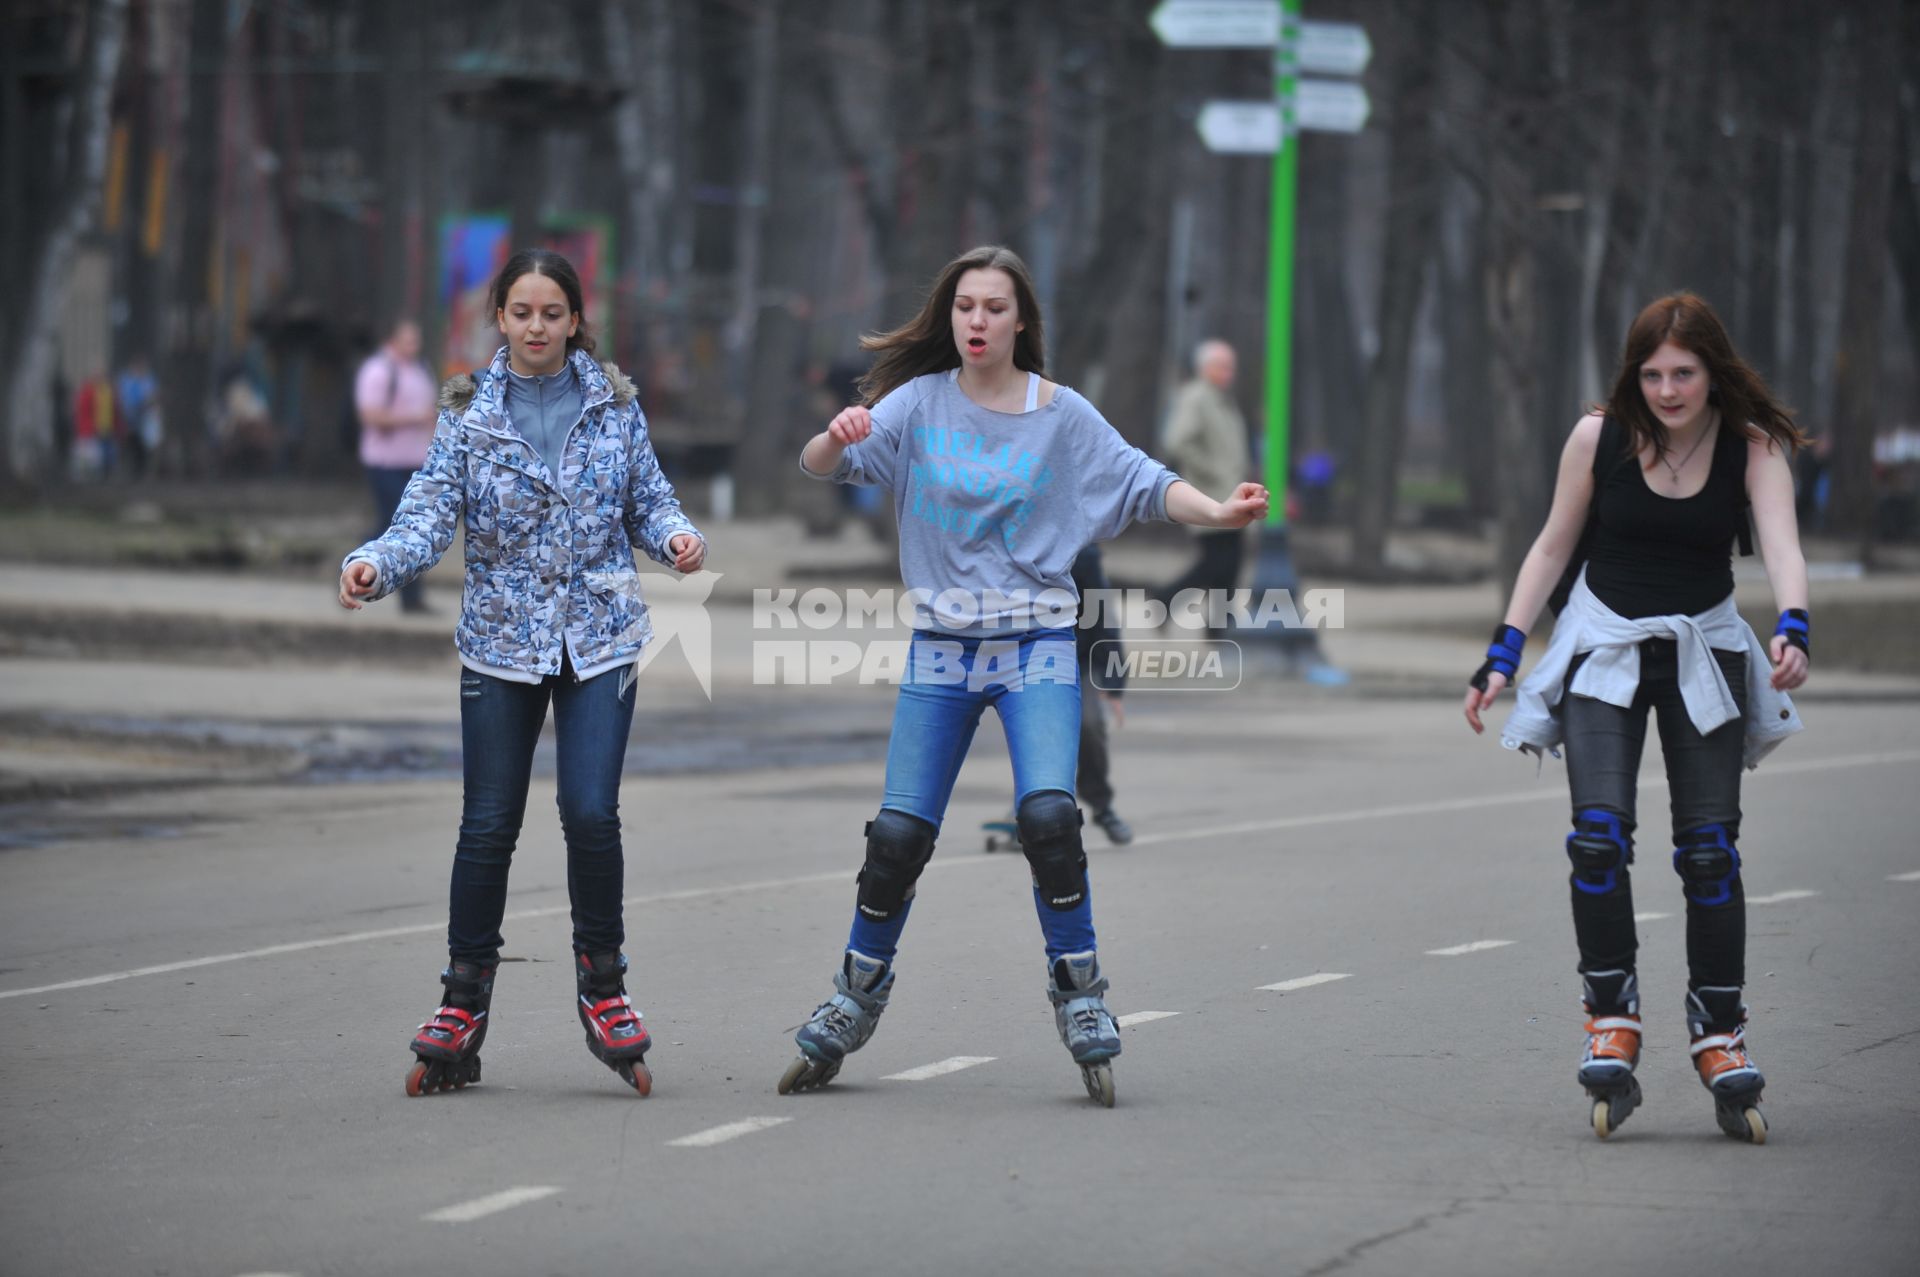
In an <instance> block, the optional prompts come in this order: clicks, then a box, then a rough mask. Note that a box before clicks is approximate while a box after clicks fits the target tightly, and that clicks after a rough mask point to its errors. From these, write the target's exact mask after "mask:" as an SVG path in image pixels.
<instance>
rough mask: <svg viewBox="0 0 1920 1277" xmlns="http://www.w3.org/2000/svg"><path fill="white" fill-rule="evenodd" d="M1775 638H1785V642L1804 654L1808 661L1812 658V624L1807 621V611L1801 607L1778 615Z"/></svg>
mask: <svg viewBox="0 0 1920 1277" xmlns="http://www.w3.org/2000/svg"><path fill="white" fill-rule="evenodd" d="M1773 632H1774V635H1775V637H1779V636H1781V635H1785V636H1786V640H1787V642H1789V643H1791V644H1793V645H1794V646H1795V647H1797V648H1799V649H1800V650H1801V651H1803V652H1805V653H1806V654H1807V656H1808V658H1809V659H1811V658H1812V656H1813V648H1812V647H1811V646H1810V645H1811V644H1812V642H1813V622H1812V621H1810V620H1809V619H1807V610H1806V609H1805V608H1803V607H1790V608H1788V609H1787V610H1786V611H1784V612H1782V613H1781V614H1780V620H1779V621H1778V622H1777V623H1776V624H1775V625H1774V627H1773Z"/></svg>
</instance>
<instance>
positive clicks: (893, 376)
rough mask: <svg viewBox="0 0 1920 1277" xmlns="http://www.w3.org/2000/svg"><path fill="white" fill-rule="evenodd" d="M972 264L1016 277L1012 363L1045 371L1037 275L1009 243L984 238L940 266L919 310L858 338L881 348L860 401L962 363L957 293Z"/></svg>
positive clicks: (871, 401)
mask: <svg viewBox="0 0 1920 1277" xmlns="http://www.w3.org/2000/svg"><path fill="white" fill-rule="evenodd" d="M970 270H1003V271H1005V272H1006V273H1007V277H1008V278H1009V279H1011V280H1012V281H1013V302H1014V306H1015V308H1016V310H1017V311H1018V315H1017V318H1018V319H1019V321H1020V323H1021V325H1022V327H1021V329H1020V331H1019V332H1017V333H1015V334H1014V336H1013V366H1014V367H1015V368H1018V369H1020V370H1022V371H1023V372H1037V373H1044V372H1046V370H1047V369H1046V363H1047V339H1046V333H1045V331H1044V329H1043V328H1042V326H1041V323H1040V297H1039V294H1037V293H1036V292H1034V288H1033V275H1032V273H1031V272H1030V271H1028V270H1027V264H1026V263H1025V262H1023V261H1021V260H1020V255H1019V254H1018V253H1016V252H1014V251H1013V250H1012V249H1011V248H1006V247H1003V246H1001V245H999V244H984V245H982V246H981V247H979V248H976V249H972V250H971V251H969V252H965V253H962V254H961V255H960V256H958V257H956V258H954V259H953V260H952V261H950V262H948V263H947V264H946V266H945V267H943V268H942V269H941V271H940V274H939V275H938V276H936V277H935V279H934V281H933V287H932V288H931V289H929V290H928V292H927V300H926V302H925V303H924V304H923V305H922V306H921V307H920V313H919V314H917V315H915V316H914V317H913V318H912V319H910V320H908V321H907V322H906V323H904V324H902V325H900V327H898V328H895V329H893V330H892V331H890V332H884V333H868V334H867V335H866V336H865V337H862V338H861V339H860V349H862V350H874V351H878V352H880V357H879V358H878V359H875V360H874V361H873V367H872V368H870V369H868V370H867V375H866V376H864V377H862V378H861V379H860V402H861V403H863V404H866V405H868V406H869V407H871V406H872V405H873V404H876V403H878V402H880V400H881V399H883V398H885V397H886V395H887V393H888V392H889V391H892V390H894V389H897V388H898V387H900V386H904V385H905V384H906V383H908V382H909V381H912V380H913V379H914V378H915V377H921V376H925V375H926V374H927V373H930V372H945V371H946V370H947V369H949V368H958V367H959V366H960V351H959V349H958V348H957V347H956V346H955V345H954V344H953V295H954V293H955V292H957V291H958V290H959V288H960V277H961V276H962V275H964V274H966V273H967V272H968V271H970Z"/></svg>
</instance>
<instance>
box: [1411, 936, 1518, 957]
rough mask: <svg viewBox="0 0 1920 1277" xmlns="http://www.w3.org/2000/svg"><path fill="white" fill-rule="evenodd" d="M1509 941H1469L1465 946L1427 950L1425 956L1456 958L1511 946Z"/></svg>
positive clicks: (1457, 945) (1458, 945)
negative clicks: (1484, 950)
mask: <svg viewBox="0 0 1920 1277" xmlns="http://www.w3.org/2000/svg"><path fill="white" fill-rule="evenodd" d="M1512 943H1513V941H1511V940H1469V941H1468V942H1467V943H1466V944H1456V945H1452V946H1449V947H1448V948H1445V949H1429V950H1427V956H1428V957H1432V958H1457V957H1459V956H1460V955H1461V954H1463V953H1479V952H1480V951H1482V950H1483V949H1498V948H1500V947H1501V946H1502V945H1509V944H1512Z"/></svg>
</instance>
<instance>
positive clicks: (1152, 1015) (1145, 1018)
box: [1114, 1011, 1180, 1029]
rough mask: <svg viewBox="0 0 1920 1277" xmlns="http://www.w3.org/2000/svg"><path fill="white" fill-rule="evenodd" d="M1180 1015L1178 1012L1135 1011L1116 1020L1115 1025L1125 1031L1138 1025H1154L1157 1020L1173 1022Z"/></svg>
mask: <svg viewBox="0 0 1920 1277" xmlns="http://www.w3.org/2000/svg"><path fill="white" fill-rule="evenodd" d="M1179 1014H1180V1013H1179V1012H1178V1011H1135V1012H1133V1013H1132V1014H1130V1015H1123V1016H1121V1017H1120V1018H1119V1019H1117V1020H1115V1021H1114V1023H1115V1024H1117V1025H1119V1026H1120V1027H1121V1028H1123V1029H1131V1028H1132V1027H1133V1026H1134V1025H1136V1024H1152V1023H1153V1022H1154V1021H1155V1020H1171V1019H1172V1018H1173V1017H1174V1016H1176V1015H1179Z"/></svg>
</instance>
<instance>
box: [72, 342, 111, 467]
mask: <svg viewBox="0 0 1920 1277" xmlns="http://www.w3.org/2000/svg"><path fill="white" fill-rule="evenodd" d="M116 433H117V425H116V414H115V412H114V407H113V379H112V378H110V377H108V376H107V373H106V370H105V369H104V368H95V369H94V370H93V371H92V372H91V373H89V374H87V375H86V376H85V377H82V378H81V379H80V384H79V385H78V386H76V387H74V392H73V470H72V474H73V477H74V478H75V479H76V480H81V481H87V480H94V481H99V480H104V479H106V478H107V477H108V476H110V475H111V474H112V473H113V466H114V460H115V447H114V445H115V435H116Z"/></svg>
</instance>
